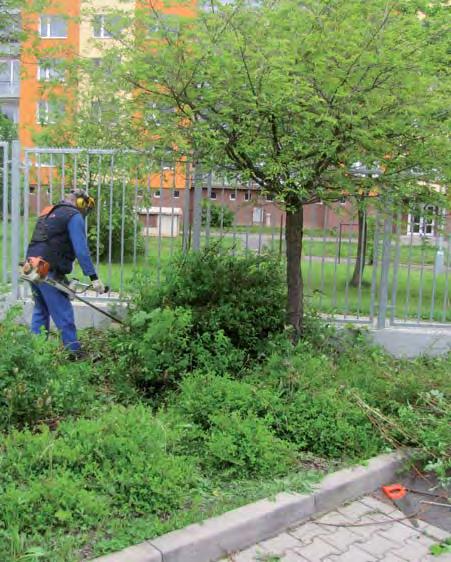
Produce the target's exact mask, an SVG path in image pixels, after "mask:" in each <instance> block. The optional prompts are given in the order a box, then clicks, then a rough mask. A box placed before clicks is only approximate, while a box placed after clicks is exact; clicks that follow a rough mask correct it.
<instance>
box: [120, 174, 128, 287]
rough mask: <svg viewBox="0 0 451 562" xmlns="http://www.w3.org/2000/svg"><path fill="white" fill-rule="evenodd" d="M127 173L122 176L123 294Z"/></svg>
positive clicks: (121, 276) (121, 283)
mask: <svg viewBox="0 0 451 562" xmlns="http://www.w3.org/2000/svg"><path fill="white" fill-rule="evenodd" d="M125 188H126V179H125V174H124V177H123V178H122V216H121V273H120V283H119V294H120V296H122V293H123V290H124V254H125Z"/></svg>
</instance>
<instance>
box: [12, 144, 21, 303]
mask: <svg viewBox="0 0 451 562" xmlns="http://www.w3.org/2000/svg"><path fill="white" fill-rule="evenodd" d="M19 260H20V143H19V141H13V143H12V156H11V285H12V296H13V298H14V299H17V298H18V297H19Z"/></svg>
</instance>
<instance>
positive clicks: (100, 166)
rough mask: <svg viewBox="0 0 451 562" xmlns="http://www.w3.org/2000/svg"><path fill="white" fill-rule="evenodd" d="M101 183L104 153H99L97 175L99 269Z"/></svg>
mask: <svg viewBox="0 0 451 562" xmlns="http://www.w3.org/2000/svg"><path fill="white" fill-rule="evenodd" d="M101 183H102V155H101V154H99V158H98V175H97V228H96V269H99V261H100V220H101V214H100V210H101V207H102V199H101V197H102V193H101V189H100V187H101Z"/></svg>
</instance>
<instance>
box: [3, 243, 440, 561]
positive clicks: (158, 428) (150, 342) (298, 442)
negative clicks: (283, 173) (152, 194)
mask: <svg viewBox="0 0 451 562" xmlns="http://www.w3.org/2000/svg"><path fill="white" fill-rule="evenodd" d="M282 268H283V266H282V265H281V264H280V263H279V261H278V257H277V256H274V255H262V256H257V255H255V254H252V255H244V256H240V257H233V256H231V255H230V253H227V252H225V251H223V250H222V249H221V248H220V247H216V248H215V249H212V248H209V249H205V250H204V251H202V252H199V253H193V254H188V255H187V256H177V257H175V261H174V262H173V263H171V265H170V267H169V268H168V269H167V271H166V274H165V275H164V276H163V278H162V281H163V282H162V283H160V284H157V283H156V281H155V280H152V279H149V278H146V277H145V276H142V277H141V278H140V279H137V280H135V282H136V285H135V299H134V302H133V304H132V306H131V308H130V314H129V318H128V320H127V326H126V327H125V328H120V329H114V330H111V331H110V332H103V333H93V332H86V333H84V334H82V337H83V343H84V345H85V348H86V349H87V350H88V352H89V357H88V359H87V360H86V361H83V362H81V363H71V362H68V360H67V357H66V356H65V354H64V352H62V351H61V349H60V347H59V344H58V341H57V340H56V339H55V338H54V337H51V338H50V339H49V340H45V339H44V337H43V336H40V337H30V336H29V335H28V331H27V329H26V328H25V327H23V326H20V325H18V324H17V323H16V322H15V321H14V319H13V315H11V316H10V317H8V318H7V319H6V321H4V322H2V323H1V325H0V347H1V349H2V354H1V356H0V401H1V406H2V408H1V410H0V411H1V415H0V427H1V434H0V494H1V497H2V501H1V502H0V559H1V560H5V561H19V560H28V561H35V560H36V561H38V560H41V561H45V562H69V561H71V562H73V561H74V560H88V559H90V558H92V557H94V556H96V555H100V554H102V553H106V552H111V551H114V550H118V549H120V548H124V547H126V546H128V545H130V544H133V543H136V542H139V541H142V540H145V539H148V538H151V537H154V536H157V535H159V534H162V533H164V532H167V531H169V530H171V529H174V528H179V527H182V526H184V525H186V524H188V523H191V522H194V521H199V520H201V519H204V518H206V517H209V516H211V515H214V514H218V513H221V512H223V511H225V510H227V509H231V508H233V507H236V506H239V505H242V504H244V503H247V502H249V501H253V500H255V499H257V498H261V497H265V496H268V495H271V494H274V493H275V492H277V491H281V490H306V489H307V488H308V485H309V484H310V483H311V482H312V481H314V480H315V479H317V478H319V477H320V476H321V473H322V472H323V471H324V470H332V469H334V468H335V467H337V466H340V465H343V464H349V463H355V462H358V461H362V460H365V459H368V458H369V457H371V456H373V455H375V454H378V453H380V452H384V451H387V450H391V449H393V448H395V447H398V446H413V447H416V448H417V450H418V457H419V458H421V460H422V461H423V462H424V463H429V465H430V466H431V467H432V468H434V469H435V470H436V472H437V474H438V475H439V476H440V477H441V478H442V479H445V478H446V477H447V476H448V475H449V470H450V468H451V442H450V435H449V425H450V422H451V408H450V396H451V388H450V386H451V381H450V380H449V372H450V368H451V358H450V357H443V358H437V359H426V358H420V359H417V360H415V361H402V360H396V359H394V358H392V357H390V356H388V355H386V354H385V353H383V352H382V351H381V350H380V349H378V348H375V347H374V346H372V345H371V344H369V343H368V341H367V339H366V336H365V334H364V332H361V331H359V330H355V329H352V328H349V329H344V330H340V331H337V330H335V329H333V328H332V327H330V326H327V325H324V323H322V322H321V321H320V320H319V319H318V317H316V315H315V314H314V312H313V311H310V312H309V315H308V317H307V321H306V324H305V331H304V334H303V338H302V340H301V341H300V342H299V343H298V344H297V345H296V346H293V344H292V343H291V338H290V330H287V329H286V328H285V325H284V299H285V294H284V289H283V286H284V283H283V281H284V280H283V269H282ZM3 350H5V351H4V352H3Z"/></svg>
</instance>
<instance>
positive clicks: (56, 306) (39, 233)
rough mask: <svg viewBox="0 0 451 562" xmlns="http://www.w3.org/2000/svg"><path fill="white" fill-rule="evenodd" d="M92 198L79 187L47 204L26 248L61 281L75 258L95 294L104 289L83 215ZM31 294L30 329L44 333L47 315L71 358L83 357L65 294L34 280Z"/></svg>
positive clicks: (47, 319)
mask: <svg viewBox="0 0 451 562" xmlns="http://www.w3.org/2000/svg"><path fill="white" fill-rule="evenodd" d="M94 207H95V200H94V199H93V198H92V197H91V196H89V195H88V194H87V193H86V192H85V191H83V190H81V189H76V190H72V191H71V192H70V194H69V195H68V196H67V197H66V198H65V199H64V200H63V201H61V202H60V203H58V204H57V205H53V206H49V207H46V208H45V209H44V210H43V211H42V213H41V214H40V216H39V219H38V221H37V223H36V227H35V230H34V232H33V236H32V238H31V241H30V244H29V246H28V250H27V258H31V257H41V258H43V259H44V260H45V261H46V262H48V263H49V265H50V273H49V277H50V278H51V279H54V280H56V281H59V282H62V281H63V282H64V279H65V276H66V275H67V274H68V273H70V272H71V271H72V267H73V263H74V261H75V258H77V260H78V263H79V264H80V267H81V269H82V271H83V273H84V275H86V276H87V277H89V278H90V280H91V282H92V287H93V289H94V290H95V291H96V293H98V294H101V293H104V292H105V287H104V285H103V283H102V282H101V281H100V279H99V278H98V276H97V272H96V270H95V268H94V265H93V263H92V260H91V256H90V253H89V248H88V241H87V237H86V227H85V218H86V216H87V215H88V213H89V212H90V211H91V210H92V209H93V208H94ZM32 291H33V297H34V309H33V317H32V321H31V331H32V332H33V333H35V334H39V333H40V332H41V331H42V329H44V330H45V331H46V332H47V333H48V332H49V328H50V318H52V320H53V321H54V323H55V325H56V327H57V328H58V330H59V332H60V334H61V337H62V340H63V344H64V347H65V348H66V349H67V350H68V351H69V352H70V354H71V357H72V358H74V359H77V358H80V357H81V356H82V352H81V346H80V342H79V341H78V337H77V329H76V327H75V319H74V309H73V307H72V303H71V300H70V298H69V295H68V294H67V293H64V292H62V291H60V290H58V289H56V288H55V287H52V286H50V285H47V284H45V283H39V284H36V283H33V284H32Z"/></svg>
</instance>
